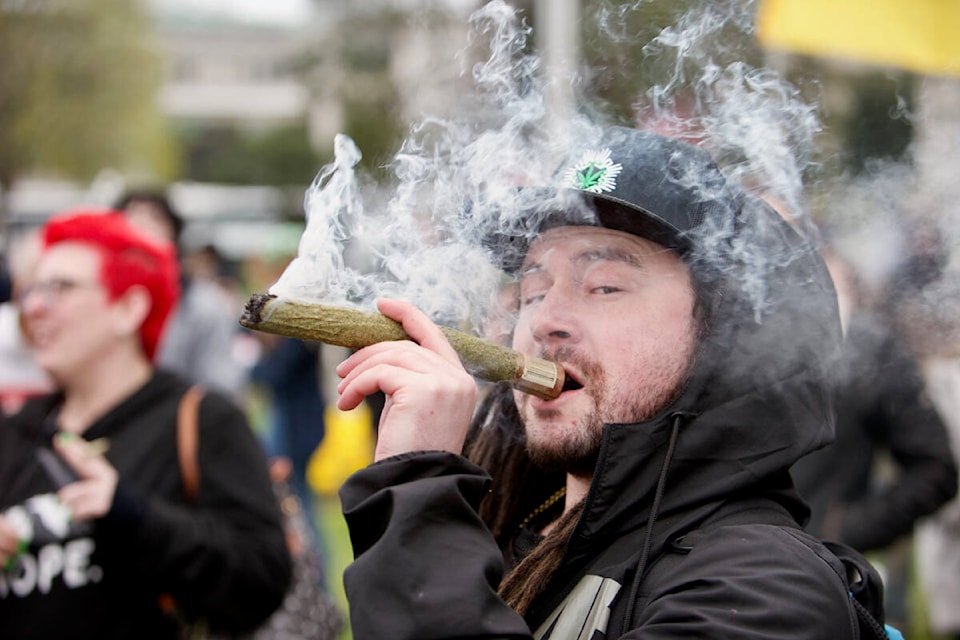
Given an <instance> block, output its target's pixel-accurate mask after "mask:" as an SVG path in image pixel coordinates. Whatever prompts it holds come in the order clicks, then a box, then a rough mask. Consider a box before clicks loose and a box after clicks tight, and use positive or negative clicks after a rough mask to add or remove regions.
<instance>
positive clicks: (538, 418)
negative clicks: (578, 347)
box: [517, 348, 686, 477]
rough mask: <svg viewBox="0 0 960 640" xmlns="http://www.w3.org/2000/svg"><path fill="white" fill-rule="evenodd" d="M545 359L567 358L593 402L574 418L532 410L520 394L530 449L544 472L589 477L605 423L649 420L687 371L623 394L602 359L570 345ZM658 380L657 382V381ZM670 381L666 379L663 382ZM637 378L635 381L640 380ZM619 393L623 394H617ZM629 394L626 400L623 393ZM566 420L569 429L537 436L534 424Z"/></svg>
mask: <svg viewBox="0 0 960 640" xmlns="http://www.w3.org/2000/svg"><path fill="white" fill-rule="evenodd" d="M541 357H542V358H544V359H547V360H552V361H555V362H560V361H562V362H565V363H567V364H568V365H570V366H571V367H574V368H576V369H577V370H578V371H579V372H580V376H581V377H582V380H581V382H582V383H583V389H582V390H581V393H583V394H584V395H585V396H586V397H587V398H588V399H589V407H588V408H587V409H586V410H585V411H581V412H580V414H579V415H577V416H575V417H574V418H573V420H572V421H571V419H570V417H566V418H565V415H564V412H563V411H561V410H559V409H552V408H546V409H539V410H534V409H533V408H532V407H531V406H530V401H529V400H528V399H526V398H523V397H521V398H520V399H519V401H518V403H517V409H518V411H519V413H520V416H521V420H522V422H523V424H524V427H525V430H526V432H527V453H528V455H529V456H530V460H531V462H532V463H533V464H535V465H536V466H538V467H540V468H541V469H543V470H545V471H561V472H566V473H569V474H571V475H573V476H578V477H591V476H592V475H593V472H594V468H595V467H596V464H597V459H598V457H599V455H600V447H601V444H602V443H603V431H604V427H605V426H606V425H608V424H618V423H619V424H623V423H633V422H642V421H644V420H648V419H650V418H652V417H654V416H655V415H657V414H658V413H659V412H661V411H662V410H663V409H665V408H666V407H667V406H669V405H670V403H672V402H673V400H674V399H675V398H676V397H677V394H678V393H679V390H680V389H681V388H682V385H681V383H680V381H681V380H682V377H683V371H685V370H686V367H683V371H679V370H678V371H674V372H671V373H672V374H673V375H669V374H668V375H663V372H661V375H660V377H658V378H652V377H651V379H650V380H648V381H647V382H649V383H650V386H643V385H641V386H643V387H644V388H645V390H644V391H638V392H635V393H624V392H623V390H622V389H620V390H618V389H614V388H611V387H610V386H609V385H608V384H607V376H606V373H605V371H604V369H603V367H602V365H601V364H600V363H599V362H596V361H593V360H590V359H589V358H587V357H585V356H582V355H580V354H577V353H576V352H574V351H573V350H571V349H568V348H559V349H555V350H552V351H550V352H546V353H544V354H542V355H541ZM658 380H659V384H658V383H657V381H658ZM664 380H667V382H663V381H664ZM636 383H637V381H633V384H634V385H636ZM618 397H619V398H620V399H618ZM624 397H625V398H626V399H623V398H624ZM564 419H566V420H567V421H568V422H569V424H568V425H567V428H565V429H563V430H562V431H561V432H559V433H550V434H549V435H546V436H542V437H538V436H537V435H536V434H535V433H534V437H531V431H535V429H536V425H540V424H553V425H559V424H561V421H563V420H564Z"/></svg>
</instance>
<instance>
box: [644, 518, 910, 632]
mask: <svg viewBox="0 0 960 640" xmlns="http://www.w3.org/2000/svg"><path fill="white" fill-rule="evenodd" d="M708 528H709V527H708ZM702 532H705V529H697V530H694V531H691V532H689V533H687V534H685V535H683V536H680V537H679V538H674V542H673V543H671V544H668V545H667V547H666V549H665V550H664V551H663V553H661V554H660V555H659V556H657V557H656V558H655V559H653V560H652V561H651V563H650V564H649V565H648V566H647V568H646V570H645V571H644V574H645V575H649V574H650V572H651V570H652V569H653V568H654V567H656V570H657V571H658V572H660V571H667V572H669V571H671V568H670V567H671V566H673V565H674V564H675V563H677V562H679V561H680V560H681V559H682V558H683V556H685V555H686V554H688V553H689V552H690V551H691V550H692V549H693V546H694V545H696V541H697V539H698V534H700V533H702ZM821 542H822V543H823V545H824V546H825V547H826V548H827V550H828V551H829V552H830V553H832V554H833V555H834V556H836V557H837V559H838V560H840V562H841V564H842V565H843V567H844V569H846V580H847V590H848V592H849V593H850V606H851V607H852V609H853V611H854V613H855V614H856V619H857V623H858V624H857V626H858V628H859V633H860V640H904V637H903V634H902V633H900V631H899V630H897V629H895V628H893V627H891V626H889V625H887V624H886V620H885V614H884V606H883V580H882V579H881V578H880V574H879V573H877V570H876V569H875V568H874V567H873V565H872V564H870V561H869V560H867V559H866V558H865V557H864V556H863V554H861V553H860V552H859V551H857V550H856V549H854V548H853V547H850V546H848V545H845V544H843V543H840V542H829V541H826V540H823V541H821ZM665 565H666V566H665ZM647 595H648V594H647V593H646V590H645V589H643V588H642V587H641V589H640V591H639V593H638V598H637V599H636V601H635V602H634V603H633V607H632V610H633V611H639V610H641V609H642V608H643V606H644V604H645V601H646V596H647ZM628 619H629V614H628Z"/></svg>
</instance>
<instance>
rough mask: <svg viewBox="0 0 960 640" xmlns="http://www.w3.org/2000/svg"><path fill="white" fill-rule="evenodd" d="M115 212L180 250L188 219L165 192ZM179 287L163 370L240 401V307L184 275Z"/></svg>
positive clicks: (131, 199)
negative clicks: (180, 290)
mask: <svg viewBox="0 0 960 640" xmlns="http://www.w3.org/2000/svg"><path fill="white" fill-rule="evenodd" d="M115 208H116V209H117V210H119V211H122V212H123V213H124V214H126V216H127V217H128V219H129V220H130V222H131V223H132V224H133V225H135V226H137V227H139V228H141V229H143V230H144V231H146V232H147V233H150V234H152V235H153V236H154V237H157V238H160V239H162V240H165V241H168V242H171V243H173V244H174V246H176V247H177V249H178V251H179V250H180V244H179V243H180V239H181V234H182V232H183V229H184V221H183V218H182V217H181V216H180V215H179V213H178V212H177V211H176V210H174V208H173V205H172V204H171V203H170V200H169V199H168V198H167V196H166V195H165V194H164V193H162V192H159V191H131V192H128V193H126V194H124V195H123V196H122V197H121V198H120V200H119V201H118V202H117V204H116V206H115ZM180 286H181V289H182V291H183V293H182V296H181V299H180V304H179V305H178V307H177V309H176V310H175V311H174V315H173V318H172V319H171V321H170V326H169V328H168V330H167V333H166V336H164V339H163V341H162V343H161V345H160V355H159V358H158V360H157V362H158V364H159V366H161V367H164V368H166V369H169V370H171V371H173V372H175V373H178V374H180V375H181V376H183V377H184V378H186V379H187V380H190V381H192V382H198V383H201V384H203V385H205V386H207V387H209V388H212V389H217V390H220V391H223V392H225V393H227V394H228V395H230V396H231V397H232V398H234V400H235V401H237V402H238V403H239V402H242V400H243V394H244V392H245V390H246V384H247V367H246V366H244V364H243V363H241V362H240V361H238V359H237V358H236V357H235V356H234V346H235V344H236V343H235V339H236V337H237V335H238V334H239V331H240V325H239V323H238V319H239V317H240V311H241V309H240V308H238V307H237V304H236V301H235V300H233V299H232V298H230V297H228V296H226V295H225V294H224V292H223V289H222V288H221V287H220V286H218V284H217V283H215V282H213V281H211V280H208V279H205V278H195V277H192V276H191V275H189V274H187V273H186V272H185V271H184V273H183V277H182V278H181V282H180Z"/></svg>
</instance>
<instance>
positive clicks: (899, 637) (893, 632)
mask: <svg viewBox="0 0 960 640" xmlns="http://www.w3.org/2000/svg"><path fill="white" fill-rule="evenodd" d="M823 545H824V546H825V547H826V548H827V550H829V551H830V553H832V554H833V555H835V556H836V557H837V558H838V559H839V560H840V562H841V563H843V567H844V569H846V570H847V588H848V589H849V591H850V602H851V604H852V605H853V609H854V611H856V613H857V621H858V622H859V623H860V638H861V640H903V634H902V633H900V631H898V630H897V629H894V628H893V627H891V626H890V625H888V624H885V622H886V621H885V619H884V609H883V580H882V579H881V578H880V575H879V574H878V573H877V570H876V569H875V568H874V567H873V565H872V564H870V561H869V560H867V559H866V558H865V557H864V556H863V554H861V553H860V552H859V551H857V550H856V549H854V548H852V547H850V546H847V545H845V544H843V543H840V542H829V541H827V540H824V541H823Z"/></svg>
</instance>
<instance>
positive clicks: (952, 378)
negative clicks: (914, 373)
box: [914, 346, 960, 640]
mask: <svg viewBox="0 0 960 640" xmlns="http://www.w3.org/2000/svg"><path fill="white" fill-rule="evenodd" d="M923 374H924V379H925V380H926V382H927V387H928V390H929V392H930V397H931V398H932V400H933V402H934V403H935V406H936V407H937V410H938V411H939V412H940V414H941V415H942V416H943V419H944V422H945V423H946V425H947V428H948V430H949V433H950V445H951V448H952V451H953V454H954V456H958V455H960V350H958V349H957V347H956V346H954V347H953V349H952V350H950V349H941V351H940V353H938V354H935V355H931V356H928V357H927V358H925V359H924V362H923ZM914 552H915V557H916V564H917V579H918V583H919V585H920V587H921V591H922V594H923V598H922V601H923V603H924V605H925V607H926V614H927V617H928V619H929V625H930V629H931V630H932V631H933V632H935V633H937V634H940V635H942V636H944V637H945V638H950V639H951V640H960V607H958V606H957V605H958V603H960V498H956V497H955V498H954V499H953V500H951V501H950V502H949V503H948V504H946V505H944V507H943V508H941V509H940V510H938V511H937V512H936V513H935V514H933V515H932V516H931V517H929V518H925V519H924V520H922V521H921V522H919V523H918V524H917V531H916V534H915V535H914Z"/></svg>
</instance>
